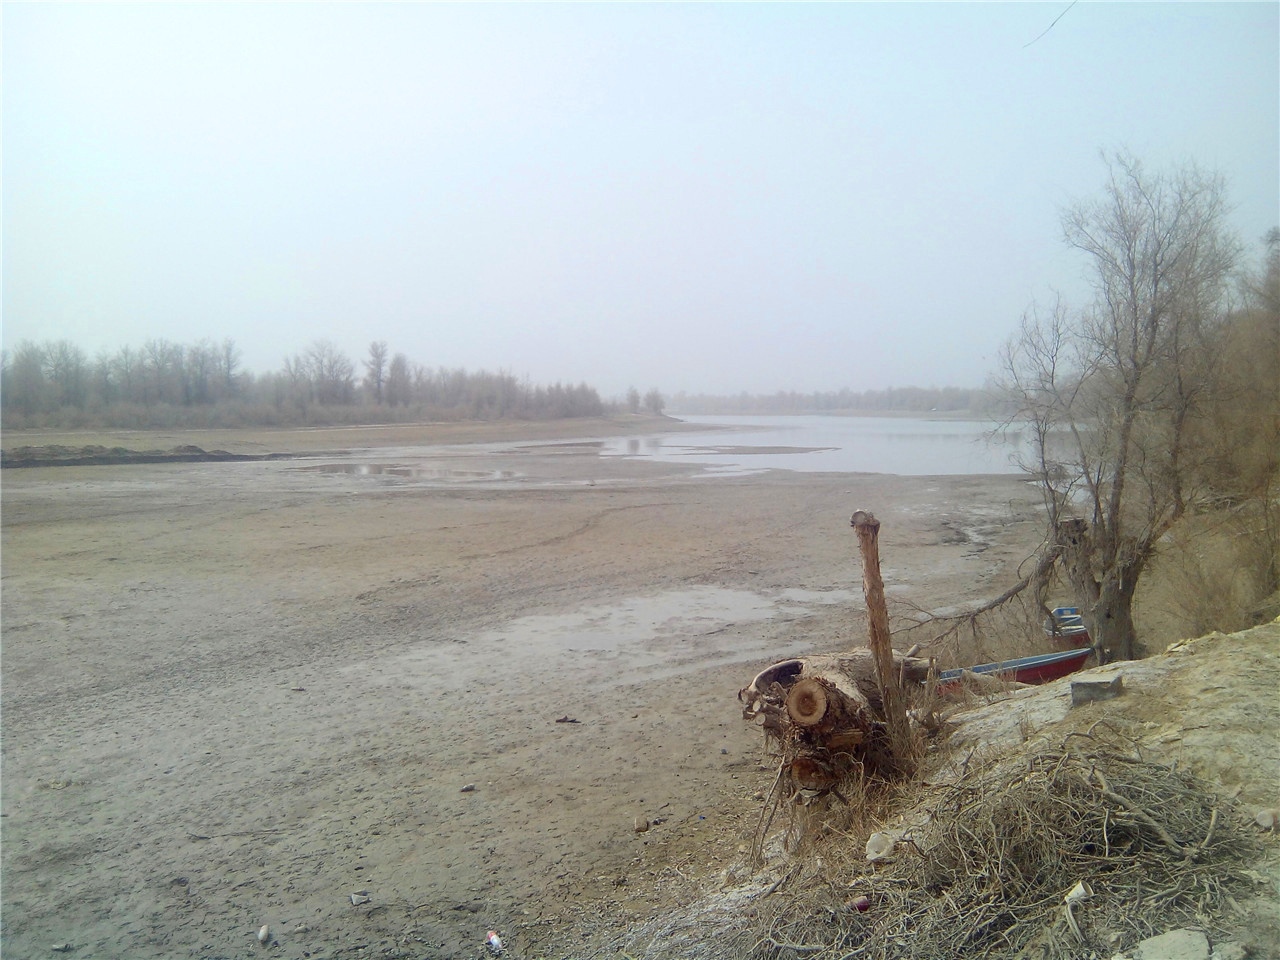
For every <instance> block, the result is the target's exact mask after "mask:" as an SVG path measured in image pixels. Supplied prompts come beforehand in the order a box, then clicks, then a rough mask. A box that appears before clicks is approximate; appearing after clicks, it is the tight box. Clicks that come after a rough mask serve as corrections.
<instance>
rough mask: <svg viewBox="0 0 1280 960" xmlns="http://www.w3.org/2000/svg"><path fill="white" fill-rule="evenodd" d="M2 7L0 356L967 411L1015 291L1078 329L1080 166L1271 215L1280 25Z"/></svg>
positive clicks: (1045, 12)
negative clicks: (1180, 171) (1203, 182)
mask: <svg viewBox="0 0 1280 960" xmlns="http://www.w3.org/2000/svg"><path fill="white" fill-rule="evenodd" d="M1064 10H1065V11H1066V12H1065V14H1064V13H1063V11H1064ZM1059 14H1063V15H1062V16H1061V19H1059V20H1058V21H1057V23H1056V24H1054V25H1053V27H1052V29H1049V30H1048V32H1047V33H1045V32H1044V31H1045V29H1046V28H1047V27H1049V25H1050V23H1052V22H1053V21H1054V18H1055V17H1058V16H1059ZM2 16H3V150H4V153H3V309H4V314H3V344H4V347H5V349H12V348H13V347H14V346H15V345H16V344H18V343H19V342H21V341H23V340H28V339H30V340H37V341H43V340H58V339H64V338H65V339H69V340H72V341H74V342H75V343H77V344H79V345H80V346H81V347H82V348H83V349H85V350H86V352H87V353H88V354H89V355H90V357H93V356H96V355H97V354H99V352H101V351H109V352H114V351H115V350H117V349H119V348H120V347H122V346H125V345H130V346H134V347H137V346H141V345H142V344H143V343H144V342H146V341H147V340H150V339H153V338H165V339H169V340H172V341H176V342H179V343H184V344H190V343H195V342H196V341H198V340H200V339H202V338H206V337H207V338H210V339H213V340H216V341H221V340H223V339H225V338H231V339H233V340H235V341H236V343H237V345H238V346H239V348H240V350H241V353H242V358H243V363H244V366H245V368H247V369H249V370H252V371H254V372H256V373H266V372H269V371H274V370H278V369H280V368H281V367H282V366H283V362H284V358H285V357H286V356H292V355H294V354H299V353H303V352H304V351H305V350H306V349H307V347H308V346H309V345H310V344H311V343H312V342H313V341H315V340H317V339H324V340H328V341H331V342H332V343H334V344H336V345H337V346H338V347H339V348H340V349H342V350H343V351H344V352H346V353H347V355H348V356H350V357H351V359H352V360H353V361H354V362H355V363H356V364H357V367H359V365H360V361H361V360H362V359H363V358H364V357H366V356H367V354H368V347H369V344H370V342H371V341H374V340H379V341H386V342H387V344H388V345H389V348H390V351H391V352H392V353H396V352H403V353H404V354H405V355H406V356H407V357H408V358H409V359H410V360H411V361H413V362H416V363H421V364H424V365H426V366H428V367H433V368H434V367H438V366H443V367H449V368H457V367H462V368H466V369H468V370H480V369H485V370H506V371H510V372H511V373H514V374H515V375H517V376H519V377H521V378H525V377H527V378H528V379H529V380H530V381H532V382H533V383H538V384H544V383H553V382H557V381H560V382H565V383H578V382H586V383H589V384H591V385H593V386H595V387H597V388H598V389H599V390H600V392H601V394H602V395H604V396H606V397H618V396H621V395H622V394H623V393H624V392H625V391H626V390H627V388H628V387H629V386H632V385H634V386H636V387H638V388H639V389H640V390H641V391H642V392H643V391H645V390H647V389H649V388H651V387H657V388H658V389H660V390H662V391H663V392H665V393H667V394H668V395H670V394H673V393H676V392H679V391H688V392H690V393H720V394H722V393H738V392H741V391H746V392H751V393H772V392H774V391H777V390H786V391H792V390H794V391H799V392H811V391H828V390H838V389H841V388H843V387H848V388H851V389H854V390H866V389H881V388H884V387H886V386H907V385H918V386H945V385H956V386H977V385H980V384H981V383H982V382H983V380H984V379H985V377H986V375H987V373H988V372H990V371H991V370H992V369H993V368H994V365H995V363H996V360H997V357H998V354H999V351H1000V349H1001V347H1002V345H1003V344H1004V342H1005V341H1006V340H1007V339H1008V337H1009V336H1010V334H1011V333H1012V332H1013V330H1014V328H1015V326H1016V325H1017V323H1018V321H1019V318H1020V317H1021V315H1022V314H1023V312H1024V311H1025V310H1026V309H1027V308H1028V306H1029V305H1030V304H1031V303H1032V302H1033V301H1036V300H1039V301H1041V302H1043V301H1045V300H1046V299H1051V298H1052V297H1053V296H1054V292H1055V291H1061V292H1062V293H1063V295H1064V296H1065V297H1066V298H1067V300H1068V301H1069V302H1070V303H1073V304H1075V305H1077V306H1082V305H1083V304H1084V302H1085V301H1086V299H1087V296H1088V294H1087V287H1086V285H1085V279H1084V269H1085V264H1084V262H1083V261H1082V260H1081V259H1080V257H1079V255H1078V254H1073V253H1072V252H1071V251H1070V250H1068V249H1067V248H1066V247H1065V245H1064V244H1063V242H1062V230H1061V225H1060V217H1061V212H1062V211H1063V209H1064V208H1065V207H1067V206H1068V205H1070V204H1071V203H1073V202H1076V201H1079V200H1082V199H1088V198H1090V197H1095V196H1097V195H1098V194H1099V193H1100V191H1101V189H1102V186H1103V184H1104V182H1105V178H1106V168H1105V166H1104V164H1103V162H1102V160H1101V158H1100V154H1101V153H1102V152H1110V153H1114V152H1115V151H1117V150H1127V151H1129V152H1130V153H1132V154H1133V155H1134V156H1136V157H1138V158H1139V159H1141V160H1142V161H1143V162H1144V164H1146V165H1147V166H1148V167H1149V168H1151V169H1153V170H1168V169H1172V168H1173V167H1174V166H1176V165H1180V164H1185V163H1189V162H1195V163H1198V164H1201V165H1203V166H1204V167H1207V168H1210V169H1213V170H1217V171H1219V172H1221V173H1222V174H1223V175H1224V176H1225V177H1226V179H1227V183H1228V192H1229V196H1230V199H1231V203H1232V206H1233V211H1232V214H1231V225H1232V227H1233V229H1234V230H1236V231H1237V232H1238V233H1239V235H1240V237H1241V239H1242V240H1243V241H1244V242H1245V244H1246V248H1247V250H1248V251H1249V253H1250V255H1251V256H1253V257H1255V258H1260V256H1261V242H1260V238H1261V237H1262V236H1263V235H1264V234H1265V233H1266V231H1267V230H1269V229H1270V228H1272V227H1274V226H1277V225H1278V224H1280V5H1278V4H1276V3H1246V4H1235V3H1209V4H1197V3H1178V4H1174V3H1158V2H1157V3H1142V4H1122V3H1083V2H1081V3H1076V4H1075V5H1073V6H1070V8H1069V9H1068V3H1067V2H1062V3H1000V4H968V3H948V4H936V5H935V4H906V3H887V4H876V3H865V4H863V3H860V4H805V3H787V4H735V3H724V4H643V3H641V4H589V3H587V4H545V5H544V4H539V3H528V4H478V3H461V4H417V3H403V4H400V3H397V4H374V3H368V4H365V3H361V4H354V3H351V4H346V3H330V4H314V5H313V4H307V3H261V4H259V3H243V4H236V3H217V4H194V5H187V4H173V3H159V4H112V3H93V4H59V3H53V4H24V3H6V4H4V6H3V11H2ZM1037 38H1038V39H1037Z"/></svg>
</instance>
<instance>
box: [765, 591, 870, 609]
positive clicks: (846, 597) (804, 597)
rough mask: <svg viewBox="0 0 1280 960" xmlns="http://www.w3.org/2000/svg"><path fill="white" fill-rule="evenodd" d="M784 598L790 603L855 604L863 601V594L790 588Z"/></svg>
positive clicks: (783, 592) (784, 592)
mask: <svg viewBox="0 0 1280 960" xmlns="http://www.w3.org/2000/svg"><path fill="white" fill-rule="evenodd" d="M782 598H783V599H784V600H786V601H787V602H789V603H818V604H823V605H824V606H825V605H829V604H833V603H853V602H854V601H855V599H856V600H859V601H861V599H862V594H860V593H859V594H854V592H853V591H852V590H800V589H798V588H790V589H787V590H783V591H782Z"/></svg>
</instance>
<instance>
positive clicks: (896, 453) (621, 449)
mask: <svg viewBox="0 0 1280 960" xmlns="http://www.w3.org/2000/svg"><path fill="white" fill-rule="evenodd" d="M678 419H680V420H683V421H685V422H687V423H690V424H701V425H705V426H706V427H707V429H706V430H705V431H703V430H692V431H685V432H681V433H670V434H656V435H653V436H641V437H614V438H612V439H610V440H609V441H607V442H606V443H605V446H604V448H603V449H602V450H601V455H602V456H621V457H645V458H648V459H651V460H658V461H663V462H668V463H701V464H706V466H707V472H708V473H709V474H713V475H729V476H741V475H744V474H748V473H754V472H757V471H760V470H769V469H780V470H798V471H803V472H810V473H891V474H898V475H900V476H917V477H918V476H940V475H960V474H965V475H969V474H1017V473H1022V472H1024V471H1023V470H1021V469H1020V468H1019V467H1018V466H1017V465H1016V463H1015V462H1014V461H1015V457H1016V455H1017V454H1018V453H1019V452H1020V451H1021V450H1023V449H1024V447H1025V441H1024V440H1023V435H1022V434H1021V433H1017V432H1012V433H1010V434H1008V435H1005V436H1000V435H994V436H993V434H992V431H993V429H994V427H995V426H996V424H995V423H993V422H991V421H987V420H930V419H925V418H913V417H835V416H820V415H805V416H686V417H679V418H678Z"/></svg>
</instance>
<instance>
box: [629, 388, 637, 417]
mask: <svg viewBox="0 0 1280 960" xmlns="http://www.w3.org/2000/svg"><path fill="white" fill-rule="evenodd" d="M627 410H628V411H629V412H631V413H639V412H640V391H639V390H637V389H636V388H635V387H631V388H629V389H628V390H627Z"/></svg>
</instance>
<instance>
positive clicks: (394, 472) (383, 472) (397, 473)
mask: <svg viewBox="0 0 1280 960" xmlns="http://www.w3.org/2000/svg"><path fill="white" fill-rule="evenodd" d="M295 469H298V470H309V471H311V472H312V473H335V474H342V475H345V476H349V477H401V478H405V479H412V480H464V481H465V480H474V481H493V480H514V479H515V478H516V477H518V476H519V474H518V473H516V471H514V470H442V469H440V468H437V467H418V466H410V465H407V464H400V463H320V464H316V465H315V466H309V467H296V468H295Z"/></svg>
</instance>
